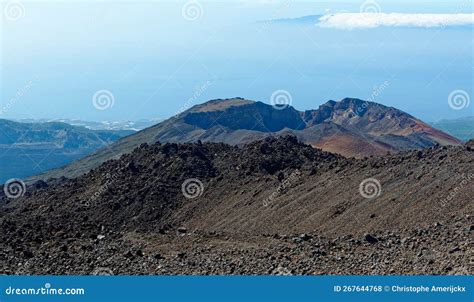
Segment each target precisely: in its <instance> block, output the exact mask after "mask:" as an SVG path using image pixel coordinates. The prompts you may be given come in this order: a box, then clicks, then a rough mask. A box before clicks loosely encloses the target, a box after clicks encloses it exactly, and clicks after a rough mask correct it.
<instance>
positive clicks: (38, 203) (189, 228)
mask: <svg viewBox="0 0 474 302" xmlns="http://www.w3.org/2000/svg"><path fill="white" fill-rule="evenodd" d="M473 166H474V152H473V149H472V148H471V147H469V146H459V147H439V146H436V147H432V148H429V149H424V150H419V151H407V152H403V153H400V154H396V155H388V156H385V157H374V158H365V159H347V158H344V157H342V156H338V155H334V154H331V153H328V152H324V151H321V150H318V149H314V148H312V147H311V146H308V145H305V144H302V143H300V142H298V141H297V140H296V139H295V138H294V137H284V138H280V139H273V138H270V139H267V140H264V141H258V142H253V143H250V144H248V145H246V146H244V147H242V148H239V147H235V146H229V145H225V144H216V143H205V144H202V143H199V142H198V143H193V144H184V145H178V144H164V145H161V144H154V145H141V146H140V147H139V148H137V149H136V150H134V151H133V153H131V154H127V155H123V156H122V157H121V158H120V159H119V160H111V161H107V162H105V163H104V164H103V165H101V166H100V167H99V168H97V169H94V170H92V171H91V172H89V173H88V174H86V175H84V176H82V177H79V178H77V179H72V180H57V181H56V184H50V185H48V184H46V183H43V182H38V183H36V184H35V185H34V186H32V187H29V188H28V190H27V192H26V194H25V195H24V196H23V197H20V198H17V199H14V200H12V199H6V197H3V201H4V203H5V202H6V201H8V203H6V204H5V205H3V207H2V208H1V212H0V228H1V229H2V234H1V238H0V239H1V240H0V246H1V249H0V251H1V252H0V260H1V263H2V267H1V268H0V269H1V270H2V271H3V272H4V273H8V274H12V273H20V274H25V273H26V274H28V273H40V274H43V273H65V274H89V273H114V274H269V273H273V274H279V273H282V274H287V273H292V274H377V273H383V274H402V273H403V274H405V273H408V274H467V273H468V271H469V265H470V262H469V261H470V260H469V257H468V255H469V253H470V252H472V243H471V241H470V239H471V238H472V232H473V230H474V225H473V219H472V212H473V203H472V196H473V193H474V192H473V186H472V181H473V180H474V175H473V174H472V171H473ZM361 184H362V188H361V187H360V186H361Z"/></svg>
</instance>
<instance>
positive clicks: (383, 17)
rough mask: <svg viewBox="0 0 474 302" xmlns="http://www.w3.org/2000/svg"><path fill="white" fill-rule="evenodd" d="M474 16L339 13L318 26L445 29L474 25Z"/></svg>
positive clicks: (325, 19) (326, 16) (327, 16)
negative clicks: (445, 27) (446, 27)
mask: <svg viewBox="0 0 474 302" xmlns="http://www.w3.org/2000/svg"><path fill="white" fill-rule="evenodd" d="M473 24H474V14H400V13H337V14H331V15H325V16H323V17H321V18H320V19H319V22H318V26H320V27H329V28H338V29H358V28H376V27H380V26H406V27H444V26H461V25H473Z"/></svg>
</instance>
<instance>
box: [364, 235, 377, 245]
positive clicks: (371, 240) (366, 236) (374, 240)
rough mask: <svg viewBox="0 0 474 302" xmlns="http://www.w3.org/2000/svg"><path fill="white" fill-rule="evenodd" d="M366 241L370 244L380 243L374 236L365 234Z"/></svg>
mask: <svg viewBox="0 0 474 302" xmlns="http://www.w3.org/2000/svg"><path fill="white" fill-rule="evenodd" d="M364 239H365V241H367V242H368V243H370V244H375V243H377V242H379V240H378V239H377V238H375V237H374V236H372V235H370V234H365V235H364Z"/></svg>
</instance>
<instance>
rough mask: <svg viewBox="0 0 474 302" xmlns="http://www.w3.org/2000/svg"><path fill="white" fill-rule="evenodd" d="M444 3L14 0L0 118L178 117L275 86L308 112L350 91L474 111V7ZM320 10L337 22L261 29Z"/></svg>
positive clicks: (416, 110)
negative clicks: (183, 112)
mask: <svg viewBox="0 0 474 302" xmlns="http://www.w3.org/2000/svg"><path fill="white" fill-rule="evenodd" d="M440 2H441V1H439V2H438V1H377V2H373V1H365V2H364V1H330V2H322V1H271V0H265V1H232V2H230V1H212V2H210V1H198V2H196V1H191V2H189V1H146V2H139V1H76V2H71V1H48V2H44V1H20V2H8V1H6V2H2V12H3V14H2V21H1V79H0V84H1V86H0V87H1V94H0V97H1V107H0V118H79V119H83V120H136V119H140V118H156V117H161V118H166V117H169V116H171V115H172V114H174V113H176V112H178V111H179V110H183V109H186V108H188V107H189V106H192V105H194V104H197V103H200V102H204V101H207V100H209V99H214V98H227V97H234V96H240V97H245V98H249V99H254V100H259V101H263V102H267V103H269V102H270V97H271V95H272V93H273V92H274V91H277V90H286V91H288V93H289V94H290V95H291V101H292V105H293V106H294V107H296V108H297V109H300V110H304V109H314V108H317V107H318V106H319V105H320V104H322V103H324V102H326V101H327V100H329V99H333V100H339V99H341V98H344V97H347V96H350V97H357V98H361V99H372V100H374V101H376V102H380V103H383V104H386V105H390V106H394V107H397V108H400V109H402V110H404V111H407V112H409V113H411V114H413V115H415V116H418V117H420V118H422V119H424V120H427V121H436V120H439V119H442V118H453V117H460V116H468V115H474V109H473V108H474V104H472V102H474V94H473V86H474V82H473V70H474V69H473V68H474V65H473V57H474V53H473V39H474V38H473V36H474V35H473V25H472V15H471V16H469V15H459V14H471V13H472V12H473V8H472V1H443V2H444V3H440ZM373 11H376V12H378V13H380V14H377V17H376V18H375V19H374V18H372V19H370V20H369V19H368V18H365V19H362V20H361V19H360V18H359V16H358V15H354V14H348V13H357V14H359V13H360V12H363V13H366V12H373ZM389 13H399V14H397V15H393V14H389ZM414 13H419V14H423V15H418V16H414V15H411V14H414ZM427 13H430V14H436V15H426V14H427ZM439 14H444V15H441V16H440V15H439ZM308 15H318V16H320V15H330V16H332V17H331V19H328V20H327V22H326V23H325V24H322V23H320V21H319V17H314V19H313V18H303V19H295V20H291V22H290V21H287V22H263V21H265V20H275V19H281V18H299V17H302V16H308ZM463 18H464V19H463ZM466 18H467V23H469V21H471V23H470V24H465V23H466ZM469 19H470V20H469ZM463 20H464V21H463ZM463 22H464V23H463ZM450 95H451V99H450V97H449V96H450ZM471 98H472V100H471ZM453 99H454V100H455V101H456V102H457V105H455V106H453V104H452V103H451V106H450V103H449V101H450V100H451V101H453ZM94 101H95V102H94ZM471 101H472V102H471ZM459 102H461V103H459ZM453 107H455V108H453ZM100 109H103V110H100Z"/></svg>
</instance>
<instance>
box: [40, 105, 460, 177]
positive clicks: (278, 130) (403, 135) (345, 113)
mask: <svg viewBox="0 0 474 302" xmlns="http://www.w3.org/2000/svg"><path fill="white" fill-rule="evenodd" d="M287 134H291V135H295V136H296V137H297V138H298V139H299V140H300V141H302V142H305V143H307V144H309V145H311V146H313V147H317V148H321V149H323V150H325V151H330V152H332V153H337V154H341V155H343V156H346V157H352V156H354V157H358V158H361V157H364V156H370V155H384V154H386V153H387V152H397V151H402V150H409V149H419V148H424V147H431V146H434V145H437V144H439V145H460V144H461V143H460V141H458V140H457V139H455V138H454V137H452V136H450V135H448V134H446V133H444V132H442V131H439V130H437V129H435V128H432V127H431V126H429V125H428V124H426V123H424V122H422V121H420V120H418V119H416V118H415V117H413V116H411V115H409V114H407V113H405V112H403V111H400V110H398V109H395V108H392V107H386V106H384V105H381V104H377V103H373V102H367V101H363V100H359V99H353V98H345V99H343V100H341V101H339V102H335V101H328V102H327V103H325V104H323V105H321V106H319V108H318V109H316V110H307V111H298V110H296V109H295V108H293V107H291V106H286V107H283V108H282V107H276V106H271V105H268V104H265V103H262V102H255V101H251V100H246V99H243V98H232V99H217V100H211V101H209V102H206V103H203V104H200V105H196V106H194V107H192V108H190V109H189V110H187V111H184V112H182V113H181V114H178V115H176V116H174V117H172V118H170V119H168V120H166V121H163V122H162V123H159V124H157V125H155V126H152V127H150V128H147V129H144V130H142V131H140V132H138V133H136V134H134V135H131V136H128V137H126V138H123V139H121V140H119V141H118V142H115V143H114V144H112V145H110V146H107V147H106V148H104V149H102V150H100V151H98V152H96V153H95V154H92V155H91V156H88V157H86V158H84V159H82V160H79V161H77V162H75V163H72V164H71V165H69V166H66V167H64V168H61V169H57V170H54V171H51V172H48V173H46V174H45V175H40V176H38V177H35V178H33V179H46V178H50V177H61V176H66V177H74V176H77V175H80V174H83V173H86V172H87V171H89V170H90V169H92V168H95V167H97V166H98V165H99V164H101V163H103V162H104V161H106V160H109V159H111V158H117V157H118V156H120V155H122V154H124V153H129V152H131V151H132V150H133V149H134V148H136V147H137V146H139V145H140V144H142V143H155V142H158V141H159V142H162V143H164V142H174V143H187V142H196V141H202V142H224V143H227V144H231V145H243V144H246V143H249V142H252V141H256V140H260V139H263V138H265V137H268V136H282V135H287Z"/></svg>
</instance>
